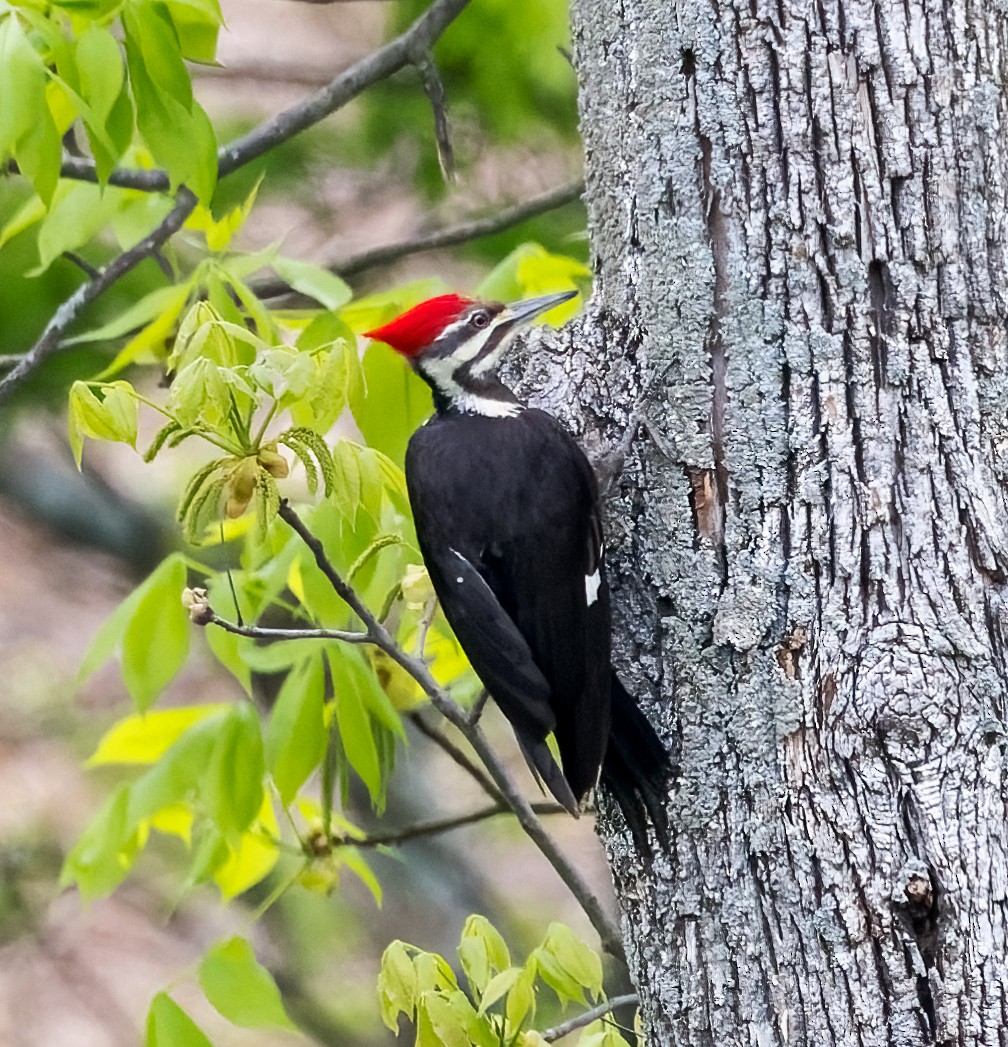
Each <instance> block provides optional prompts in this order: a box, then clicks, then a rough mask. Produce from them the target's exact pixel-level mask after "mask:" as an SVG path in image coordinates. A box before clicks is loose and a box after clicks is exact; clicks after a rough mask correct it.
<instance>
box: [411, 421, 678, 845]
mask: <svg viewBox="0 0 1008 1047" xmlns="http://www.w3.org/2000/svg"><path fill="white" fill-rule="evenodd" d="M502 464H505V465H506V468H502ZM406 481H407V486H408V488H409V496H410V503H411V505H412V507H413V515H414V519H415V522H416V530H417V538H418V541H419V543H420V549H421V552H422V553H423V557H424V562H425V563H426V565H427V569H428V571H429V572H430V576H431V581H432V582H433V585H434V589H435V591H436V593H437V595H438V598H439V600H440V601H441V606H442V607H443V609H444V613H445V617H446V618H447V619H448V621H449V623H450V624H451V626H452V629H453V630H454V631H455V635H456V636H457V637H458V640H459V643H460V644H461V645H462V649H463V650H464V651H465V652H466V655H467V656H468V658H469V660H470V662H471V663H472V666H473V668H474V669H475V670H476V673H477V675H478V676H479V678H480V679H481V681H482V682H483V684H484V685H485V686H486V688H487V690H488V691H489V693H490V694H491V695H492V697H493V698H494V700H495V701H496V702H497V704H498V706H499V707H500V709H501V711H502V712H503V713H504V715H505V716H506V717H507V718H508V720H509V721H510V722H511V724H512V726H513V727H514V730H515V734H516V736H517V738H518V741H519V743H520V745H521V747H522V750H523V752H524V753H525V755H526V759H527V760H528V761H529V763H530V765H531V766H532V767H533V768H534V769H535V771H536V772H537V774H538V775H539V776H540V777H541V779H542V780H543V782H544V783H545V784H546V786H547V788H548V789H549V790H550V792H551V793H552V794H553V796H554V797H555V798H556V799H557V801H558V802H560V803H561V804H563V805H564V806H565V807H566V808H567V809H568V810H570V811H571V812H572V813H577V810H578V807H579V805H580V804H581V802H582V801H583V800H584V798H585V797H586V796H587V794H588V792H589V791H590V790H591V788H592V787H593V786H594V785H595V782H596V780H597V778H598V776H599V769H600V767H601V768H602V769H603V772H602V773H603V777H604V778H605V780H606V783H607V785H609V786H610V788H611V790H612V792H613V794H614V796H615V797H616V799H617V801H618V802H619V804H620V807H621V808H622V809H623V811H624V814H625V816H626V817H627V820H628V822H629V823H630V825H631V828H632V829H633V831H634V835H635V836H636V837H637V839H638V842H639V843H641V844H643V841H644V839H645V838H646V831H645V829H644V816H643V812H644V811H647V812H648V813H649V814H650V815H651V820H652V822H653V823H654V824H655V826H656V828H657V829H658V830H659V835H661V836H664V835H665V834H666V829H665V814H664V796H663V788H662V787H663V784H664V780H665V778H666V776H667V771H668V761H667V756H666V754H665V751H664V749H663V748H662V746H661V743H660V742H659V740H658V738H657V737H656V736H655V734H654V731H653V729H652V728H651V726H650V724H649V723H648V722H647V720H646V719H645V718H644V717H643V715H642V714H641V713H640V712H639V711H638V710H637V708H636V706H635V705H634V703H633V701H632V700H631V699H630V698H629V696H628V695H627V694H626V692H625V690H624V689H623V687H622V685H621V684H619V682H618V680H616V678H615V675H614V674H613V672H612V669H611V665H610V637H611V625H610V611H609V590H608V586H607V584H606V580H605V569H604V565H603V563H602V528H601V521H600V517H599V504H598V491H597V486H596V481H595V476H594V474H593V472H592V469H591V466H590V464H589V463H588V461H587V459H586V458H585V456H584V454H583V453H582V451H581V449H580V448H579V447H578V446H577V444H576V443H575V442H574V440H573V439H572V438H571V437H570V436H569V435H568V433H567V432H566V431H565V430H564V429H563V427H562V426H561V425H560V424H559V423H558V422H557V421H556V420H555V419H553V418H552V417H550V416H549V415H547V414H545V413H543V412H542V411H537V410H534V409H528V410H522V411H520V412H519V413H517V414H516V415H515V416H514V417H503V418H494V417H485V416H483V415H479V414H463V413H451V412H446V413H442V414H439V415H436V416H435V417H434V418H432V419H431V420H430V421H429V422H428V423H427V424H426V425H424V426H423V427H421V428H420V429H419V430H418V431H417V432H416V433H415V434H414V436H413V438H412V439H411V441H410V444H409V449H408V451H407V454H406ZM593 590H594V591H593ZM551 731H552V732H553V733H554V735H555V737H556V741H557V748H558V749H559V751H560V757H561V760H562V762H563V770H562V772H561V770H560V769H559V768H558V767H557V765H556V762H555V760H554V758H553V756H552V754H551V753H550V751H549V749H548V747H547V745H546V736H547V735H548V734H549V733H550V732H551ZM607 752H608V756H607ZM603 759H605V764H604V765H603Z"/></svg>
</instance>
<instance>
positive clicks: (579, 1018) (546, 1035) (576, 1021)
mask: <svg viewBox="0 0 1008 1047" xmlns="http://www.w3.org/2000/svg"><path fill="white" fill-rule="evenodd" d="M631 1003H640V998H639V997H638V996H637V993H635V992H630V993H627V994H626V996H614V997H613V998H612V999H611V1000H606V1002H605V1003H600V1004H599V1005H598V1007H593V1008H592V1009H591V1010H590V1011H585V1012H584V1013H583V1014H576V1015H575V1016H574V1017H573V1018H571V1019H570V1020H569V1021H566V1022H561V1023H560V1024H559V1025H554V1026H553V1028H552V1029H547V1030H546V1031H545V1032H541V1033H540V1034H539V1035H540V1036H541V1037H542V1038H543V1039H544V1040H546V1041H547V1042H549V1043H553V1041H554V1040H559V1039H562V1038H563V1037H564V1036H569V1035H570V1034H571V1033H572V1032H576V1031H577V1030H578V1029H583V1028H585V1026H587V1025H591V1023H592V1022H595V1021H598V1020H599V1018H604V1017H605V1016H606V1015H607V1014H611V1013H612V1012H613V1011H615V1010H618V1009H619V1008H620V1007H626V1006H627V1005H628V1004H631Z"/></svg>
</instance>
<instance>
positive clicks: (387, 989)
mask: <svg viewBox="0 0 1008 1047" xmlns="http://www.w3.org/2000/svg"><path fill="white" fill-rule="evenodd" d="M412 948H413V947H412V946H411V945H407V944H406V943H405V942H401V941H394V942H392V943H391V945H389V946H388V948H387V949H386V950H385V952H384V953H382V959H381V970H380V971H379V974H378V998H379V1002H380V1006H381V1017H382V1021H383V1022H384V1023H385V1025H386V1026H387V1027H388V1028H389V1029H391V1030H392V1031H393V1032H394V1033H398V1031H399V1022H398V1018H399V1014H400V1013H404V1014H405V1015H406V1016H407V1017H408V1018H409V1019H410V1020H411V1021H412V1019H413V1014H414V1012H415V1010H416V1004H417V997H418V995H419V985H418V981H417V971H416V967H415V966H414V964H413V960H412V958H411V956H410V950H411V949H412Z"/></svg>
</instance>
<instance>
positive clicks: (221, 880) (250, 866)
mask: <svg viewBox="0 0 1008 1047" xmlns="http://www.w3.org/2000/svg"><path fill="white" fill-rule="evenodd" d="M279 836H280V830H279V826H278V825H277V823H276V815H275V814H274V813H273V808H272V805H271V804H270V802H269V799H268V798H266V799H265V800H264V802H263V807H262V811H261V812H260V814H259V817H258V818H257V819H256V821H254V822H253V823H252V826H251V828H250V829H249V831H248V832H244V833H242V834H241V836H240V837H239V839H238V843H237V845H235V846H233V847H229V848H228V854H227V857H226V858H225V859H224V861H222V862H221V863H220V864H219V865H218V866H217V868H216V869H215V870H214V871H213V873H212V875H213V880H214V883H216V884H217V886H218V888H219V889H220V892H221V895H222V896H223V897H224V899H225V900H230V899H232V898H236V897H237V896H238V895H239V894H244V893H245V891H247V890H249V888H251V887H254V886H255V885H256V884H257V883H261V882H262V881H263V880H264V879H265V878H266V877H267V876H268V875H269V874H270V872H271V871H272V870H273V868H274V866H275V865H276V863H277V861H278V860H279V858H280V851H279V848H278V847H277V845H276V844H275V843H274V842H273V841H274V840H276V839H278V838H279Z"/></svg>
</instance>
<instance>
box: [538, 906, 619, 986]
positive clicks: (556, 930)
mask: <svg viewBox="0 0 1008 1047" xmlns="http://www.w3.org/2000/svg"><path fill="white" fill-rule="evenodd" d="M533 955H534V957H535V962H536V965H537V967H538V970H539V975H540V977H541V978H542V979H543V981H544V982H546V984H547V985H549V986H550V988H551V989H553V991H554V992H555V993H556V994H557V996H558V997H559V998H560V1001H561V1003H566V1002H567V1001H568V1000H575V1001H582V1000H584V998H585V994H586V993H589V994H590V995H591V996H592V997H594V998H595V999H598V998H599V997H600V996H601V995H602V961H601V960H600V959H599V956H598V953H596V952H595V950H594V949H592V948H590V947H589V946H588V945H586V944H585V943H584V942H583V941H582V940H581V939H580V938H578V936H577V935H576V934H575V933H574V932H573V931H572V930H571V929H570V928H569V927H568V926H567V925H566V924H562V923H551V924H550V925H549V928H548V929H547V932H546V939H545V941H544V942H543V944H542V945H541V946H539V948H538V949H537V950H536V951H535V953H534V954H533Z"/></svg>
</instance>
